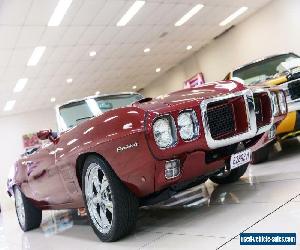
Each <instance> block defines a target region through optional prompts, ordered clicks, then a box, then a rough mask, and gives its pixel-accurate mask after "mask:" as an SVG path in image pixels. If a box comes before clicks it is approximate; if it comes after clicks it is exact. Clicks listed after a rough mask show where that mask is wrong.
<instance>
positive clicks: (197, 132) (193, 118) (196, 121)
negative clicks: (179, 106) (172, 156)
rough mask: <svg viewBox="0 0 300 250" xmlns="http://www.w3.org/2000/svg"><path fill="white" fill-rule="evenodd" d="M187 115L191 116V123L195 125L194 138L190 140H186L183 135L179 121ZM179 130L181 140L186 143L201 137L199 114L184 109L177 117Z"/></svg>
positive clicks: (192, 110)
mask: <svg viewBox="0 0 300 250" xmlns="http://www.w3.org/2000/svg"><path fill="white" fill-rule="evenodd" d="M185 114H190V119H191V122H192V124H193V136H192V137H190V138H185V137H184V136H183V135H182V132H181V128H182V127H183V126H181V125H180V122H179V119H180V117H181V116H182V115H185ZM177 130H178V133H179V136H180V138H181V139H182V140H183V141H185V142H190V141H194V140H196V139H197V138H198V137H199V135H200V124H199V119H198V117H197V113H196V111H195V110H194V109H183V110H181V111H180V112H179V114H178V116H177Z"/></svg>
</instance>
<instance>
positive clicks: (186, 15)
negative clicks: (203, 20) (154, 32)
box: [175, 4, 204, 26]
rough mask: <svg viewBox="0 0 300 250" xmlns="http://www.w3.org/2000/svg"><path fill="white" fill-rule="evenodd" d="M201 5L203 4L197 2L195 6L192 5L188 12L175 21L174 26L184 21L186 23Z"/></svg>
mask: <svg viewBox="0 0 300 250" xmlns="http://www.w3.org/2000/svg"><path fill="white" fill-rule="evenodd" d="M203 7H204V5H203V4H197V5H196V6H194V7H193V8H192V9H191V10H190V11H189V12H188V13H186V14H185V15H184V16H183V17H182V18H180V19H179V20H178V21H177V22H176V23H175V26H181V25H183V24H184V23H186V22H187V21H188V20H189V19H190V18H192V17H193V16H194V15H196V14H197V13H198V12H199V11H200V10H201V9H202V8H203Z"/></svg>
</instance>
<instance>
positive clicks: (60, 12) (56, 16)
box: [48, 0, 72, 27]
mask: <svg viewBox="0 0 300 250" xmlns="http://www.w3.org/2000/svg"><path fill="white" fill-rule="evenodd" d="M71 3H72V0H60V1H59V2H58V4H57V5H56V8H55V10H54V12H53V14H52V16H51V17H50V19H49V22H48V26H52V27H55V26H59V25H60V23H61V21H62V20H63V18H64V16H65V14H66V13H67V11H68V9H69V7H70V5H71Z"/></svg>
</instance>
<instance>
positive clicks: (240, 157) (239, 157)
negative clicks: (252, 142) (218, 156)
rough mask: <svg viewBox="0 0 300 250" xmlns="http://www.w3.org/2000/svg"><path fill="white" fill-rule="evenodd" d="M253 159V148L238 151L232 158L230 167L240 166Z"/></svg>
mask: <svg viewBox="0 0 300 250" xmlns="http://www.w3.org/2000/svg"><path fill="white" fill-rule="evenodd" d="M250 161H251V150H250V149H247V150H244V151H242V152H239V153H236V154H234V155H232V156H231V158H230V169H235V168H238V167H240V166H242V165H244V164H246V163H248V162H250Z"/></svg>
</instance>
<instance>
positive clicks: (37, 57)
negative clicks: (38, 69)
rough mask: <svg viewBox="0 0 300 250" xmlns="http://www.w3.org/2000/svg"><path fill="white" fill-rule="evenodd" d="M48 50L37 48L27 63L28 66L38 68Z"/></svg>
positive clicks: (43, 47) (41, 47) (42, 47)
mask: <svg viewBox="0 0 300 250" xmlns="http://www.w3.org/2000/svg"><path fill="white" fill-rule="evenodd" d="M45 50H46V47H45V46H39V47H36V48H35V49H34V50H33V52H32V55H31V57H30V58H29V60H28V62H27V66H36V65H37V64H38V62H39V61H40V59H41V58H42V56H43V54H44V52H45Z"/></svg>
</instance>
